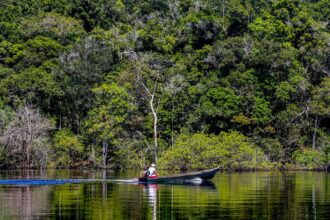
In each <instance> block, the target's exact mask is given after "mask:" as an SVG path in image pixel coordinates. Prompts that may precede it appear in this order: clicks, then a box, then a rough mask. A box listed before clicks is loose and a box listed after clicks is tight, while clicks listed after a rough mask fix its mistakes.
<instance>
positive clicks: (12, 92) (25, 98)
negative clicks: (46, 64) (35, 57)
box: [0, 68, 62, 108]
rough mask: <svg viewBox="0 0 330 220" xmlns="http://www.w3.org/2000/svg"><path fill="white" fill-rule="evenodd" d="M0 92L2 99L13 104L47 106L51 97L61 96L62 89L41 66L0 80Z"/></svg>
mask: <svg viewBox="0 0 330 220" xmlns="http://www.w3.org/2000/svg"><path fill="white" fill-rule="evenodd" d="M0 94H2V95H3V97H4V101H6V102H7V103H11V104H12V105H14V106H18V105H21V104H23V103H31V104H32V103H33V104H37V105H39V106H41V107H45V108H48V107H49V102H50V101H51V100H52V98H54V97H59V96H61V95H62V91H61V89H60V88H59V86H58V84H56V83H55V81H54V78H53V76H52V75H51V74H50V73H47V72H46V71H44V70H43V69H41V68H30V69H26V70H25V71H23V72H21V73H16V74H12V75H10V76H8V77H7V78H5V79H4V80H2V81H1V82H0Z"/></svg>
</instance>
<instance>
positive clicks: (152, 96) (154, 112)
mask: <svg viewBox="0 0 330 220" xmlns="http://www.w3.org/2000/svg"><path fill="white" fill-rule="evenodd" d="M158 77H159V75H157V77H156V79H155V82H154V88H153V91H152V92H151V91H150V90H149V89H148V87H147V86H146V85H145V84H144V83H143V81H142V80H140V82H141V85H142V86H143V88H144V89H145V91H146V92H147V94H148V96H149V97H150V101H149V105H150V109H151V113H152V118H153V133H154V161H155V163H156V162H157V159H158V129H157V128H158V125H157V123H158V116H157V112H158V109H157V108H155V95H156V90H157V83H158Z"/></svg>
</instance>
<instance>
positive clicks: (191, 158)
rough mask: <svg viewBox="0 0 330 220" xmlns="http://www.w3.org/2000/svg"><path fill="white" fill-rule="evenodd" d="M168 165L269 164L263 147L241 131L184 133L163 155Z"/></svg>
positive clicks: (251, 166) (234, 166)
mask: <svg viewBox="0 0 330 220" xmlns="http://www.w3.org/2000/svg"><path fill="white" fill-rule="evenodd" d="M158 163H159V165H160V167H162V168H167V169H191V168H193V169H196V168H206V167H207V168H211V167H221V168H223V169H238V170H241V169H255V168H262V166H261V164H263V165H266V164H267V160H266V159H265V156H264V154H263V153H262V151H261V150H260V149H259V148H258V147H256V146H255V145H254V144H253V143H251V142H250V141H249V140H248V138H246V137H245V136H244V135H242V134H240V133H238V132H230V133H226V132H222V133H220V135H218V136H215V135H205V134H201V133H199V134H194V135H181V136H179V137H178V138H177V140H176V141H175V145H174V146H173V147H172V148H170V149H168V150H167V151H166V152H164V154H163V155H162V157H161V158H160V159H159V162H158Z"/></svg>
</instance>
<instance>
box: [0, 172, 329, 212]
mask: <svg viewBox="0 0 330 220" xmlns="http://www.w3.org/2000/svg"><path fill="white" fill-rule="evenodd" d="M29 175H30V176H31V175H32V174H31V173H30V174H25V175H24V178H28V176H29ZM34 175H36V176H39V177H40V176H43V175H42V174H40V173H34ZM52 175H53V174H51V175H50V174H49V173H48V174H47V175H46V176H48V177H54V176H57V177H58V178H60V175H59V174H56V175H53V176H52ZM64 175H70V174H66V173H65V174H64ZM73 175H76V174H73ZM77 175H78V174H77ZM102 176H103V177H105V176H104V173H98V174H96V178H102ZM15 177H18V176H15ZM329 177H330V175H329V174H326V173H317V172H291V173H278V172H275V173H271V172H256V173H231V174H224V173H220V174H219V176H217V177H216V178H215V179H214V181H213V183H214V184H215V186H214V185H211V186H206V187H205V186H193V185H158V186H152V187H150V185H147V186H143V185H129V184H119V183H110V182H107V183H105V182H103V183H84V184H65V185H57V186H30V187H8V186H0V219H6V218H7V219H15V218H16V219H28V218H33V217H36V218H41V219H42V218H43V217H45V218H57V219H60V218H62V219H80V218H88V219H156V217H157V219H219V218H220V217H222V218H226V219H251V218H254V219H262V218H265V217H266V216H271V218H272V219H301V218H304V217H306V216H307V218H308V219H320V218H322V217H324V216H329V215H330V182H329ZM22 178H23V177H22ZM42 213H44V216H41V215H42Z"/></svg>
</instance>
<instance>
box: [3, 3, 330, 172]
mask: <svg viewBox="0 0 330 220" xmlns="http://www.w3.org/2000/svg"><path fill="white" fill-rule="evenodd" d="M329 21H330V1H329V0H319V1H318V0H167V1H166V0H150V1H140V0H94V1H90V0H1V1H0V168H10V167H34V168H38V167H47V166H48V167H109V168H140V167H143V166H145V165H147V164H149V163H151V162H155V161H156V162H157V163H158V165H159V167H160V168H168V169H191V168H206V167H215V166H220V167H221V168H224V169H256V168H258V169H280V168H284V169H285V168H294V169H296V168H303V169H316V168H318V169H320V168H325V167H326V166H328V163H329V157H328V154H329V153H330V78H329V77H330V23H329Z"/></svg>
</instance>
